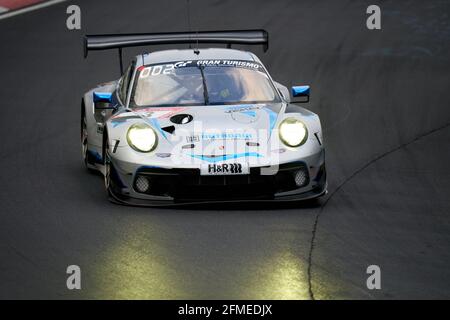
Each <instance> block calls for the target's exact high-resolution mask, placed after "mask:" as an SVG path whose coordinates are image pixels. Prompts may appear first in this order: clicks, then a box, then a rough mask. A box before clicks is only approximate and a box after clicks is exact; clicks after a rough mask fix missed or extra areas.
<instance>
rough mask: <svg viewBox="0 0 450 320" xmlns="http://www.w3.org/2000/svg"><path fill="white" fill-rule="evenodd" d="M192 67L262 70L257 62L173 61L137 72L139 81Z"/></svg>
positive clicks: (152, 65)
mask: <svg viewBox="0 0 450 320" xmlns="http://www.w3.org/2000/svg"><path fill="white" fill-rule="evenodd" d="M192 67H234V68H246V69H253V70H263V69H262V65H261V64H259V63H257V62H253V61H246V60H226V59H215V60H194V61H192V60H188V61H175V62H169V63H166V64H151V65H145V66H140V67H139V68H138V69H137V70H138V71H139V79H145V78H148V77H151V76H159V75H170V74H174V72H175V69H178V68H192Z"/></svg>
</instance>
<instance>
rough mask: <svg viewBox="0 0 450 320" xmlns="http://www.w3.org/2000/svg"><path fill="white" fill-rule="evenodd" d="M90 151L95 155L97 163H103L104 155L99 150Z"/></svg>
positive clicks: (89, 151)
mask: <svg viewBox="0 0 450 320" xmlns="http://www.w3.org/2000/svg"><path fill="white" fill-rule="evenodd" d="M88 153H89V154H90V155H91V156H92V157H94V161H95V163H100V164H103V157H102V156H101V155H100V153H98V152H97V151H92V150H88Z"/></svg>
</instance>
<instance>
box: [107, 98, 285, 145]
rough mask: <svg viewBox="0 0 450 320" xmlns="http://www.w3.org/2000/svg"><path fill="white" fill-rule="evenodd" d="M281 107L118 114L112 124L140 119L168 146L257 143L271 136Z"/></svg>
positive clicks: (159, 109) (161, 109) (147, 110)
mask: <svg viewBox="0 0 450 320" xmlns="http://www.w3.org/2000/svg"><path fill="white" fill-rule="evenodd" d="M282 107H283V105H282V103H274V104H241V105H225V106H194V107H152V108H143V109H137V110H133V112H124V113H120V114H118V115H116V116H113V117H112V119H111V124H112V125H113V127H115V126H118V125H120V124H122V123H123V122H124V121H126V120H128V119H141V120H143V121H145V122H147V123H148V124H150V125H151V126H152V127H153V128H154V129H155V130H157V131H158V132H159V134H160V136H162V138H163V139H165V140H167V141H169V142H173V141H177V142H180V139H182V140H184V141H185V142H186V143H195V142H199V141H201V140H248V141H257V140H259V139H260V138H257V136H260V137H264V136H266V137H268V136H270V133H271V131H272V129H273V128H274V127H275V124H276V122H277V118H278V114H279V113H280V111H281V110H282ZM133 122H134V121H133ZM130 124H131V123H130ZM175 138H176V139H175Z"/></svg>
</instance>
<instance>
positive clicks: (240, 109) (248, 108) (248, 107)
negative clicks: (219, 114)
mask: <svg viewBox="0 0 450 320" xmlns="http://www.w3.org/2000/svg"><path fill="white" fill-rule="evenodd" d="M261 107H262V106H260V105H244V106H233V107H229V108H227V109H226V110H225V113H233V112H248V111H253V112H254V110H259V109H261Z"/></svg>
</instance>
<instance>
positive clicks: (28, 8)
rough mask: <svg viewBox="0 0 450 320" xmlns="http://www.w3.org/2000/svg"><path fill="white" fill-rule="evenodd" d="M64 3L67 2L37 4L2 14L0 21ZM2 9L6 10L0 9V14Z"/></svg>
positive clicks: (59, 0) (56, 1)
mask: <svg viewBox="0 0 450 320" xmlns="http://www.w3.org/2000/svg"><path fill="white" fill-rule="evenodd" d="M64 1H67V0H50V1H45V2H41V3H37V4H35V5H31V6H29V7H25V8H23V9H17V10H14V11H11V12H7V13H3V14H1V15H0V20H2V19H7V18H10V17H14V16H17V15H18V14H22V13H27V12H30V11H34V10H38V9H42V8H45V7H48V6H51V5H54V4H57V3H60V2H64ZM2 9H6V8H3V7H0V13H1V12H3V11H2ZM6 10H8V9H6Z"/></svg>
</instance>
